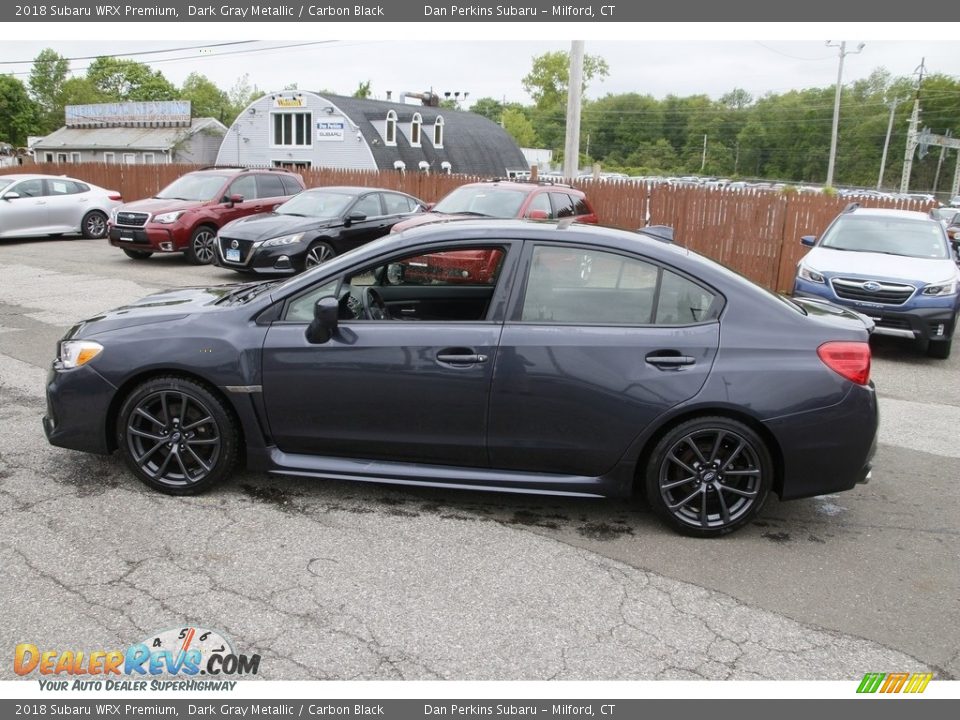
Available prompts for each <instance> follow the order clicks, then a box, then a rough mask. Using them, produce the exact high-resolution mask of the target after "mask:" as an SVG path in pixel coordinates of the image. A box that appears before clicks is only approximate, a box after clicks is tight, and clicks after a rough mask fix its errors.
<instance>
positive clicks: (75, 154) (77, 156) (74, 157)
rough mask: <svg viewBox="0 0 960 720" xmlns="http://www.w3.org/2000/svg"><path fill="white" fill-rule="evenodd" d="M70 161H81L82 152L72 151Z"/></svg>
mask: <svg viewBox="0 0 960 720" xmlns="http://www.w3.org/2000/svg"><path fill="white" fill-rule="evenodd" d="M70 162H74V163H78V162H80V153H78V152H72V153H70Z"/></svg>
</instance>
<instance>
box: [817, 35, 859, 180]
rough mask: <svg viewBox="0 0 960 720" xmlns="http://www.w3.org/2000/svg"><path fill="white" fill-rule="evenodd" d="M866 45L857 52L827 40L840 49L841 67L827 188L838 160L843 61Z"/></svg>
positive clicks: (829, 45) (829, 43) (830, 45)
mask: <svg viewBox="0 0 960 720" xmlns="http://www.w3.org/2000/svg"><path fill="white" fill-rule="evenodd" d="M864 46H865V43H860V44H859V45H857V49H856V50H847V41H846V40H843V41H841V42H840V43H839V44H837V43H832V42H830V41H829V40H827V47H835V48H840V67H839V68H838V69H837V91H836V94H835V95H834V98H833V130H832V131H831V133H830V161H829V162H828V163H827V183H826V184H827V187H833V166H834V163H835V162H836V160H837V130H838V128H839V126H840V88H841V87H842V83H843V59H844V58H845V57H846V56H847V55H856V54H858V53H859V52H860V51H861V50H863V48H864Z"/></svg>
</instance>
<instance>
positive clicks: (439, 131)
mask: <svg viewBox="0 0 960 720" xmlns="http://www.w3.org/2000/svg"><path fill="white" fill-rule="evenodd" d="M433 146H434V147H436V148H442V147H443V116H442V115H437V119H436V121H435V122H434V123H433Z"/></svg>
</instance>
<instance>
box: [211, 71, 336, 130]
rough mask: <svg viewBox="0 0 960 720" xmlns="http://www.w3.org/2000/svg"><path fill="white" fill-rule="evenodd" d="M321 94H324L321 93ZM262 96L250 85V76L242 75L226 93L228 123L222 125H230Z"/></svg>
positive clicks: (258, 89) (260, 92)
mask: <svg viewBox="0 0 960 720" xmlns="http://www.w3.org/2000/svg"><path fill="white" fill-rule="evenodd" d="M321 94H324V92H323V91H321ZM262 96H263V91H262V90H260V88H258V87H257V86H256V85H251V84H250V74H249V73H244V74H243V75H241V76H240V77H238V78H237V81H236V82H235V83H234V84H233V87H231V88H230V90H228V91H227V97H228V98H229V99H230V116H229V118H230V122H229V123H228V122H227V121H226V120H224V123H225V124H227V125H230V124H232V123H233V121H234V120H236V119H237V115H239V114H240V113H241V112H243V109H244V108H245V107H247V105H249V104H250V103H252V102H253V101H254V100H256V99H257V98H259V97H262Z"/></svg>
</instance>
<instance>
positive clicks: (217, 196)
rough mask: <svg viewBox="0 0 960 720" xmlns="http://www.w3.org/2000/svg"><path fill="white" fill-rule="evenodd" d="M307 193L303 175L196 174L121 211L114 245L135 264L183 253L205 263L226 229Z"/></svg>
mask: <svg viewBox="0 0 960 720" xmlns="http://www.w3.org/2000/svg"><path fill="white" fill-rule="evenodd" d="M303 189H304V184H303V178H302V177H300V175H297V174H295V173H292V172H289V171H287V170H282V169H279V168H278V169H270V168H263V169H247V168H205V169H203V170H196V171H194V172H189V173H187V174H186V175H183V176H181V177H179V178H177V179H176V180H174V181H173V182H172V183H170V184H169V185H168V186H167V187H165V188H164V189H163V190H161V191H160V192H158V193H157V194H156V195H154V196H153V197H152V198H147V199H145V200H137V201H136V202H131V203H127V204H125V205H121V206H120V207H118V208H116V209H115V210H114V211H113V212H112V213H111V215H110V221H109V223H108V227H109V236H110V244H111V245H115V246H116V247H118V248H122V249H123V251H124V252H125V253H126V254H127V256H128V257H131V258H133V259H134V260H144V259H146V258H148V257H150V256H151V255H153V253H155V252H159V253H174V252H182V253H185V254H186V256H187V262H190V263H192V264H194V265H205V264H208V263H210V262H212V261H213V255H214V253H215V252H216V237H217V231H218V230H219V229H220V228H221V227H222V226H223V225H226V224H227V223H228V222H230V221H231V220H236V219H237V218H239V217H244V216H246V215H255V214H256V213H263V212H270V211H271V210H273V209H274V208H275V207H276V206H277V205H279V204H280V203H282V202H284V201H286V200H288V199H290V197H292V196H293V195H296V194H297V193H298V192H300V191H301V190H303Z"/></svg>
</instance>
